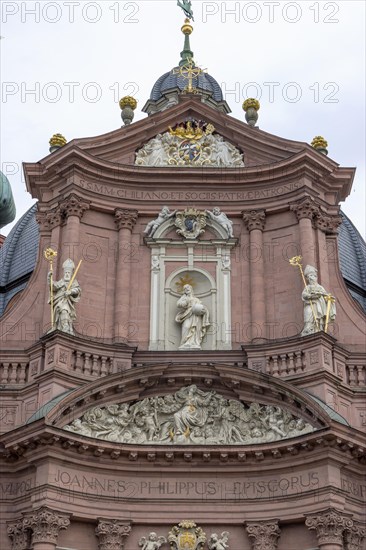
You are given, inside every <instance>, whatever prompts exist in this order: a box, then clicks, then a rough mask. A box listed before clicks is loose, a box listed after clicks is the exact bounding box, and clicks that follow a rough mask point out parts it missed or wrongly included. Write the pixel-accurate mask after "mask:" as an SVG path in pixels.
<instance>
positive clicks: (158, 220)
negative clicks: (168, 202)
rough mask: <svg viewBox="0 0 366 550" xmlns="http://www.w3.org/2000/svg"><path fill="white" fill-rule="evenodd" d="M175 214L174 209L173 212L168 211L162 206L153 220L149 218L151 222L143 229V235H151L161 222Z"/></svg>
mask: <svg viewBox="0 0 366 550" xmlns="http://www.w3.org/2000/svg"><path fill="white" fill-rule="evenodd" d="M175 214H176V210H174V212H170V210H169V208H168V207H167V206H163V208H162V209H161V212H160V213H159V215H158V217H157V218H155V219H154V220H151V222H149V223H148V224H147V226H146V229H145V231H144V235H146V236H147V237H152V236H153V235H154V233H155V231H156V230H157V229H158V227H160V226H161V224H162V223H164V222H166V221H167V220H169V218H172V217H173V216H175Z"/></svg>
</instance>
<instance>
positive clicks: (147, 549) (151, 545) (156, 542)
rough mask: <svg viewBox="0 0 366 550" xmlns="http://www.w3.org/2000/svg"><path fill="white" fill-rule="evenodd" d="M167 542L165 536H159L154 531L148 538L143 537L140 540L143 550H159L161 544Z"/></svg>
mask: <svg viewBox="0 0 366 550" xmlns="http://www.w3.org/2000/svg"><path fill="white" fill-rule="evenodd" d="M165 542H166V538H165V537H158V535H157V534H156V533H154V532H153V531H152V532H151V533H149V536H148V537H147V538H146V537H142V538H141V539H140V540H139V546H141V550H159V548H160V546H161V545H162V544H164V543H165Z"/></svg>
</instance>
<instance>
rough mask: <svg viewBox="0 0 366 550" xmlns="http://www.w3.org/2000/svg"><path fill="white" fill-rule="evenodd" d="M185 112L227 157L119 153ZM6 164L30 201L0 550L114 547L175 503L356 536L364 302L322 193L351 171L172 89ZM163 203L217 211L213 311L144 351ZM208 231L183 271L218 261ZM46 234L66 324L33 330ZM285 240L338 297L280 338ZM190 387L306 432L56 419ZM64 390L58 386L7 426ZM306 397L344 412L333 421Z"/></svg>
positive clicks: (43, 318) (350, 541)
mask: <svg viewBox="0 0 366 550" xmlns="http://www.w3.org/2000/svg"><path fill="white" fill-rule="evenodd" d="M187 117H193V118H198V119H203V120H207V121H209V122H211V123H213V124H214V126H215V128H216V131H217V132H218V133H219V134H221V135H222V136H223V137H224V138H225V139H226V140H228V141H230V142H231V143H233V144H235V146H236V147H238V148H239V149H240V150H241V151H243V152H244V162H245V168H240V169H217V168H216V169H214V168H156V167H152V168H145V167H139V166H135V165H134V159H135V152H136V150H137V149H139V148H140V147H141V146H142V145H143V144H144V143H146V142H147V141H148V140H149V139H151V138H153V137H154V136H156V135H157V134H158V133H163V132H165V131H167V129H168V127H169V126H174V125H175V124H176V123H177V122H180V121H183V120H185V119H186V118H187ZM24 169H25V174H26V181H27V189H28V191H29V192H30V193H31V194H32V196H33V197H35V198H37V199H38V201H39V203H38V217H37V219H38V222H39V228H40V247H39V256H38V261H37V266H36V269H35V270H34V272H33V275H32V278H31V280H30V281H29V283H28V286H27V287H26V289H25V290H24V291H23V292H22V293H21V295H20V296H19V299H18V300H13V302H12V304H10V305H11V307H8V309H7V311H6V312H5V314H4V316H3V317H2V319H1V324H0V326H1V338H2V341H1V347H2V354H1V371H0V376H1V384H2V409H3V415H2V425H1V429H2V433H3V436H2V455H1V461H2V470H3V472H4V481H3V485H2V487H3V490H2V495H1V498H2V524H1V528H2V540H3V541H4V542H3V548H4V549H7V548H12V549H14V550H28V549H29V548H31V547H32V548H34V550H54V549H55V548H56V547H59V548H72V549H75V550H84V549H85V550H86V549H88V550H89V549H90V550H94V549H95V550H97V549H101V550H110V549H112V548H113V549H114V548H122V547H123V548H125V550H133V549H136V548H137V547H138V541H139V540H140V538H141V537H142V536H147V534H148V533H149V532H150V531H155V532H157V533H158V534H159V535H164V536H167V533H168V531H169V530H170V529H171V527H172V526H173V525H175V524H177V523H179V522H180V521H182V520H184V519H193V520H194V521H195V522H196V524H197V525H199V526H201V527H202V528H203V529H204V530H205V531H206V533H210V532H218V531H220V532H221V531H229V532H230V548H231V549H232V550H236V549H239V548H240V549H241V550H249V549H254V550H260V549H261V550H264V549H266V550H267V549H268V550H271V549H276V548H277V549H278V550H292V549H297V550H298V549H302V550H310V549H315V548H319V549H321V550H340V549H342V548H345V549H348V550H350V549H352V550H361V549H362V548H363V544H364V536H365V516H364V499H365V494H366V487H365V485H364V481H363V474H364V464H365V453H366V447H365V445H366V442H365V437H364V434H363V432H364V430H365V426H366V408H365V395H366V390H365V387H366V384H365V383H366V356H365V352H364V343H365V316H364V314H363V311H362V309H361V307H360V306H359V305H358V304H357V303H356V302H355V301H354V300H353V299H352V297H351V295H350V294H349V292H348V290H347V288H346V286H345V283H344V281H343V278H342V275H341V272H340V269H339V264H338V247H337V227H338V226H339V223H340V221H339V206H338V205H339V202H340V201H341V200H345V198H346V197H347V196H348V194H349V193H350V190H351V186H352V180H353V175H354V170H353V169H351V168H342V167H340V166H339V165H338V164H337V163H336V162H334V161H333V160H331V159H329V158H327V157H326V156H324V155H322V154H320V153H319V152H317V151H315V150H314V149H313V148H311V147H310V146H308V145H306V144H305V143H300V142H293V141H289V140H285V139H282V138H278V137H276V136H272V135H270V134H267V133H266V132H263V131H261V130H259V129H257V128H251V127H249V126H248V125H246V124H244V123H242V122H240V121H237V120H235V119H232V118H229V117H228V116H227V115H225V114H222V113H219V112H218V111H217V110H215V109H213V108H211V107H209V106H207V105H204V104H203V103H201V101H200V98H199V97H197V96H196V97H195V96H190V95H189V94H188V95H187V96H181V101H180V102H179V104H178V105H176V106H174V107H171V108H170V109H167V110H166V111H164V112H161V113H157V114H155V115H153V116H150V117H149V118H147V119H145V120H143V121H140V122H137V123H134V124H133V125H131V126H128V127H125V128H122V129H120V130H116V131H114V132H111V133H109V134H106V135H103V136H100V137H97V138H90V139H78V140H74V141H72V142H70V143H69V144H67V145H66V146H64V147H63V148H61V149H60V150H59V151H58V152H56V153H54V154H51V155H49V156H47V157H46V158H45V159H43V160H41V161H40V162H38V163H36V164H26V165H25V167H24ZM165 204H167V205H168V206H169V208H170V209H171V210H184V209H185V208H186V207H189V206H192V207H196V208H199V209H201V210H205V209H211V208H212V207H214V206H220V207H221V209H222V210H223V211H224V212H225V213H226V214H227V215H228V216H229V218H230V219H231V220H232V221H233V224H234V225H233V227H234V239H233V241H232V246H231V247H230V258H231V266H230V322H229V323H227V322H221V319H217V323H216V325H215V331H216V335H215V336H212V340H210V341H212V342H213V341H214V342H215V344H214V345H212V346H210V345H208V346H207V345H206V347H204V349H203V351H199V352H181V351H178V350H177V349H161V348H160V347H159V345H160V344H157V345H156V347H155V348H154V346H153V345H152V341H151V307H152V305H151V299H150V298H151V276H150V273H151V269H152V268H151V250H150V248H151V247H149V243H148V242H147V240H146V239H144V238H143V231H144V228H145V227H146V224H147V223H148V221H150V220H151V219H153V218H154V217H155V216H156V213H157V212H158V211H159V210H160V209H161V207H162V206H163V205H165ZM164 239H166V241H167V252H166V255H167V256H168V257H169V255H171V257H172V258H171V261H170V263H169V264H167V269H166V273H165V277H166V279H167V280H168V278H169V276H171V275H172V274H174V273H175V272H176V270H177V269H179V268H180V267H182V265H183V264H182V260H181V258H180V257H179V255H180V254H183V252H182V250H183V248H182V246H181V245H180V243H181V242H182V239H181V238H180V237H178V236H177V235H176V232H175V231H174V230H172V231H171V232H169V233H167V234H166V235H165V236H164ZM215 239H217V235H215V234H214V232H213V231H210V230H207V231H206V233H205V237H204V239H203V242H202V245H198V246H196V247H195V249H194V251H193V252H192V255H193V259H194V266H193V268H192V269H193V270H195V269H197V270H199V269H201V270H202V271H203V270H206V271H207V273H208V274H209V275H210V277H211V278H212V280H213V281H215V277H216V276H217V272H216V271H215V268H214V266H213V264H210V263H209V261H208V259H207V258H208V256H209V254H211V250H212V247H214V246H215ZM48 246H52V247H53V248H56V249H57V250H58V251H59V254H58V257H57V262H56V265H55V271H56V273H57V272H58V275H61V265H62V262H63V261H64V260H65V259H66V258H68V257H71V258H73V259H74V261H75V262H76V261H77V260H78V259H80V258H82V259H83V264H82V268H81V271H80V273H79V274H78V280H79V282H80V285H81V287H82V298H81V301H80V303H79V304H78V305H77V315H78V317H77V322H76V323H75V325H74V326H75V331H76V335H75V336H69V335H67V334H63V333H61V332H57V331H56V332H53V333H51V334H47V330H48V329H49V320H50V310H49V305H48V304H47V290H46V280H47V271H48V264H47V262H46V261H45V260H44V258H43V251H44V250H45V249H46V248H47V247H48ZM210 247H211V248H210ZM208 251H209V252H208ZM297 254H301V255H302V256H303V263H304V265H306V264H310V265H313V266H316V267H317V268H318V271H319V282H320V284H322V285H323V286H324V287H325V288H326V289H329V290H330V291H331V292H332V294H333V295H334V296H335V297H336V298H337V317H336V323H335V324H334V325H332V326H331V330H330V333H329V334H325V333H324V332H319V333H317V334H314V335H311V336H306V337H300V336H299V333H300V332H301V329H302V325H303V308H302V302H301V292H302V288H303V284H302V280H301V277H300V275H299V272H298V270H296V269H294V268H293V267H291V266H290V264H289V261H288V260H289V258H291V257H292V256H294V255H297ZM183 263H184V262H183ZM184 266H186V264H184V265H183V267H184ZM228 333H230V334H229V337H228V336H227V334H228ZM221 344H222V345H221ZM212 348H214V349H212ZM190 384H196V385H197V386H198V387H199V388H201V389H202V390H208V389H210V390H211V389H214V390H216V391H217V392H219V393H220V394H222V395H224V396H225V397H227V398H231V399H240V400H242V401H244V402H249V403H250V402H253V401H259V402H261V403H266V404H273V405H279V404H281V405H285V406H286V407H287V409H288V410H290V411H291V412H293V413H294V414H295V413H296V414H297V415H299V414H300V415H301V416H302V417H303V418H305V419H306V420H307V421H309V422H312V423H313V425H314V426H316V428H317V429H316V431H314V432H313V433H311V434H307V435H303V436H300V437H296V438H293V439H287V440H283V441H279V442H276V443H271V444H260V445H252V446H250V445H249V446H248V445H242V446H237V445H236V446H226V447H225V446H220V445H219V446H207V445H205V446H187V445H186V446H169V447H168V446H167V447H164V446H161V445H160V446H156V445H155V446H154V445H153V444H151V445H149V446H146V445H145V446H141V445H134V444H130V445H123V444H117V443H111V442H107V441H101V440H95V439H91V438H89V437H85V436H80V435H77V434H73V433H71V432H66V431H64V430H63V429H62V428H63V427H64V426H65V425H66V424H68V423H70V422H71V421H72V420H73V419H75V418H78V417H80V416H81V415H82V414H83V412H85V411H86V410H87V409H88V408H90V407H91V405H97V404H98V405H106V404H108V403H122V402H131V401H134V400H137V399H143V398H145V397H149V396H155V395H165V394H167V393H172V392H174V391H177V390H178V389H179V388H181V387H183V386H187V385H190ZM68 390H74V391H72V392H71V393H68V394H65V396H64V397H63V398H61V399H59V400H58V401H57V402H56V401H55V403H54V406H53V407H46V408H45V409H44V410H43V412H42V414H39V417H37V418H38V420H35V421H34V422H31V423H28V424H27V423H26V422H27V420H29V418H30V417H31V416H32V415H33V414H34V413H35V412H36V411H37V410H38V409H40V408H41V407H42V406H43V405H46V404H47V403H49V402H50V401H51V400H52V399H53V398H56V397H57V396H60V395H61V394H62V393H63V392H67V391H68ZM304 390H305V391H304ZM307 392H309V393H307ZM309 394H311V395H313V396H315V397H318V398H319V399H320V400H321V401H323V402H325V403H327V404H328V405H329V406H330V407H331V408H332V409H333V410H334V411H336V412H337V413H339V414H340V415H341V416H342V417H343V418H344V419H345V421H346V422H345V423H342V422H340V421H339V418H337V419H335V418H334V417H333V419H332V415H329V414H328V413H327V411H326V410H324V407H322V406H321V405H320V403H319V402H316V401H314V400H313V399H312V398H311V396H310V395H309ZM347 423H348V424H349V425H346V424H347ZM163 548H164V547H163Z"/></svg>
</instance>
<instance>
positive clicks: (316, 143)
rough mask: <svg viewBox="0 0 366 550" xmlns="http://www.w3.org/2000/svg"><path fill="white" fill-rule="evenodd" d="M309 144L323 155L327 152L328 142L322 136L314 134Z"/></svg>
mask: <svg viewBox="0 0 366 550" xmlns="http://www.w3.org/2000/svg"><path fill="white" fill-rule="evenodd" d="M311 146H312V147H313V148H314V149H316V150H317V151H319V153H322V154H323V155H327V154H328V150H327V147H328V142H327V140H326V139H324V138H323V136H315V138H314V139H313V141H312V142H311Z"/></svg>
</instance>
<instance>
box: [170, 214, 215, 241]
mask: <svg viewBox="0 0 366 550" xmlns="http://www.w3.org/2000/svg"><path fill="white" fill-rule="evenodd" d="M174 224H175V227H177V228H178V229H177V233H178V235H181V236H182V237H185V238H186V239H197V237H199V235H202V234H203V233H204V232H205V227H206V224H207V214H206V212H203V211H201V210H197V209H196V208H186V209H185V210H184V212H177V213H176V216H175V221H174Z"/></svg>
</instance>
